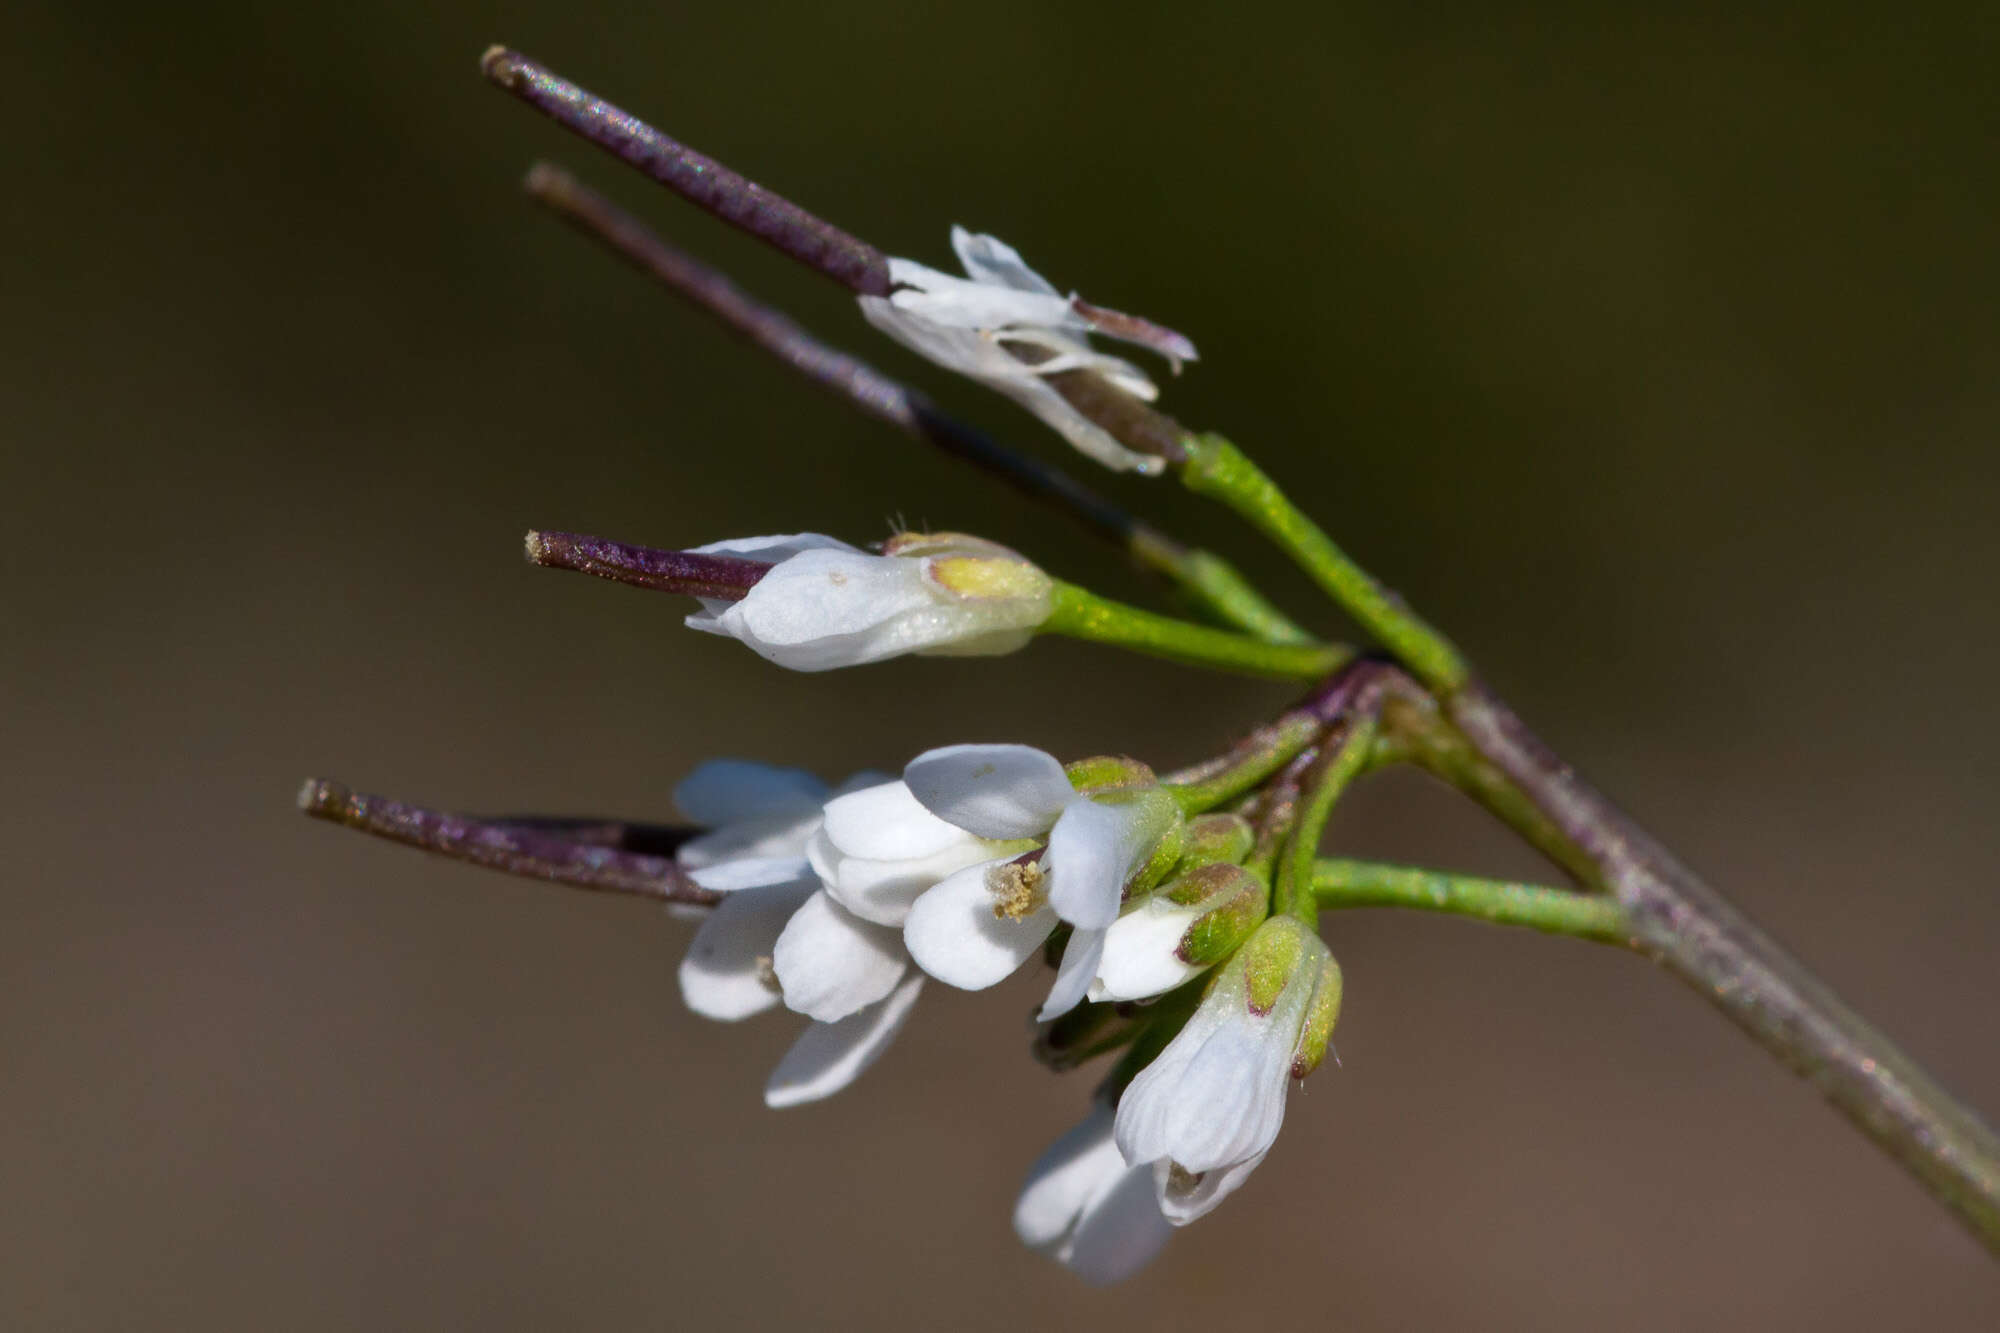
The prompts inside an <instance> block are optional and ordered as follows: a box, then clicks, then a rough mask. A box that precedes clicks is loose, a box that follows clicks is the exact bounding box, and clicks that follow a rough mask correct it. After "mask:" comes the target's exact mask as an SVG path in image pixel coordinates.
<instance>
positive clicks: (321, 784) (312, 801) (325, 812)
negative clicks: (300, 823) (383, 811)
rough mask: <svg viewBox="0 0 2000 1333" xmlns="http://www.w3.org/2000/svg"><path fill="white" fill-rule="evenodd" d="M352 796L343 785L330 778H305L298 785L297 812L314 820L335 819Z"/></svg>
mask: <svg viewBox="0 0 2000 1333" xmlns="http://www.w3.org/2000/svg"><path fill="white" fill-rule="evenodd" d="M353 794H354V793H353V791H352V790H350V789H349V788H348V787H347V786H346V785H345V784H343V783H339V782H335V781H333V780H332V779H330V778H307V779H306V780H305V781H304V782H302V783H300V784H299V794H298V797H297V804H298V807H299V812H300V813H301V814H306V815H311V816H313V817H314V818H316V819H337V818H338V817H339V812H340V810H341V809H342V808H343V807H344V806H345V805H346V804H347V801H348V798H349V797H351V796H352V795H353Z"/></svg>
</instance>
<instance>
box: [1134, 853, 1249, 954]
mask: <svg viewBox="0 0 2000 1333" xmlns="http://www.w3.org/2000/svg"><path fill="white" fill-rule="evenodd" d="M1155 897H1158V898H1164V899H1167V900H1169V901H1172V902H1175V903H1178V904H1182V905H1185V906H1186V907H1187V909H1188V910H1190V911H1192V912H1194V913H1195V914H1196V915H1195V916H1194V918H1193V920H1192V921H1190V922H1189V924H1188V927H1187V929H1186V930H1185V931H1184V932H1182V934H1181V942H1180V946H1179V948H1178V949H1176V950H1175V952H1176V953H1178V954H1179V956H1180V958H1181V961H1182V962H1184V963H1187V964H1188V965H1189V966H1191V967H1195V968H1203V967H1208V966H1211V965H1213V964H1215V963H1219V962H1221V961H1222V960H1223V959H1225V958H1227V957H1229V955H1230V954H1232V953H1234V952H1236V948H1237V946H1238V945H1240V944H1242V943H1243V941H1244V940H1245V939H1247V938H1249V935H1250V932H1251V931H1253V930H1255V929H1257V927H1258V925H1259V924H1261V923H1262V922H1263V920H1264V917H1265V915H1266V914H1267V913H1268V912H1269V911H1270V903H1271V891H1270V889H1269V888H1268V887H1267V886H1266V885H1265V883H1264V881H1263V880H1261V879H1258V878H1257V877H1256V876H1255V875H1253V874H1251V873H1250V872H1249V871H1247V870H1245V869H1244V868H1243V867H1241V866H1237V865H1231V864H1229V863H1228V862H1226V861H1219V862H1215V863H1212V864H1210V865H1205V866H1197V867H1195V868H1194V869H1193V870H1190V871H1188V872H1187V873H1186V874H1183V875H1181V876H1180V877H1179V878H1178V879H1175V880H1174V881H1173V882H1172V883H1170V884H1168V885H1167V886H1166V887H1165V888H1164V889H1162V890H1161V891H1160V892H1159V893H1158V894H1156V895H1155Z"/></svg>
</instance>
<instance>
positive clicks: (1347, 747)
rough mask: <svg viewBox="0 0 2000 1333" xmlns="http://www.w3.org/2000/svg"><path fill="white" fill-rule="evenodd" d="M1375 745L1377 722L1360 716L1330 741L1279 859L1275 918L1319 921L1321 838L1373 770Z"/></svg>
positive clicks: (1273, 894)
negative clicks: (1360, 778)
mask: <svg viewBox="0 0 2000 1333" xmlns="http://www.w3.org/2000/svg"><path fill="white" fill-rule="evenodd" d="M1374 742H1375V719H1374V718H1373V717H1366V716H1362V717H1356V718H1354V719H1353V720H1352V721H1351V722H1350V723H1348V724H1347V725H1346V726H1345V727H1344V728H1343V730H1342V734H1341V735H1340V737H1339V739H1338V740H1335V739H1333V738H1331V737H1329V738H1328V741H1327V745H1326V748H1325V750H1324V751H1323V752H1322V753H1321V755H1320V758H1319V760H1318V761H1317V762H1316V763H1315V764H1314V765H1313V768H1312V771H1311V772H1310V773H1308V774H1307V775H1306V780H1305V794H1304V797H1303V800H1302V801H1301V804H1300V808H1299V813H1298V819H1297V822H1296V823H1294V824H1293V826H1292V831H1291V836H1290V837H1289V838H1288V839H1287V840H1286V842H1285V850H1284V852H1283V854H1282V855H1281V856H1280V857H1279V859H1278V874H1277V881H1276V883H1275V884H1273V885H1272V889H1271V915H1273V916H1277V915H1279V914H1280V913H1286V912H1289V913H1290V914H1291V915H1293V916H1295V917H1297V918H1298V919H1299V920H1301V921H1303V922H1305V923H1306V924H1307V925H1309V926H1311V925H1316V924H1317V923H1318V921H1319V901H1318V898H1317V896H1316V893H1315V889H1314V882H1313V875H1314V866H1315V864H1316V861H1317V857H1318V856H1319V840H1320V835H1321V834H1323V833H1324V832H1325V831H1326V821H1327V819H1328V818H1329V817H1330V816H1331V815H1332V814H1333V807H1334V803H1335V802H1337V801H1339V800H1340V797H1341V793H1342V792H1344V791H1346V790H1347V784H1348V783H1350V782H1352V781H1353V780H1354V778H1355V776H1356V775H1357V774H1359V773H1360V772H1361V771H1362V770H1363V769H1364V768H1366V767H1367V766H1368V756H1369V753H1370V751H1371V750H1372V748H1373V746H1374Z"/></svg>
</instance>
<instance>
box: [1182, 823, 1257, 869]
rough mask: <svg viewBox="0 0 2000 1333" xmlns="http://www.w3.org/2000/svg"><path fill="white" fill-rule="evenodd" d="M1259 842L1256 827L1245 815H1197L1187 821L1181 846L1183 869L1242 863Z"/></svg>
mask: <svg viewBox="0 0 2000 1333" xmlns="http://www.w3.org/2000/svg"><path fill="white" fill-rule="evenodd" d="M1256 844H1257V830H1256V829H1254V828H1252V827H1251V826H1250V821H1249V820H1247V819H1245V818H1244V817H1243V816H1242V815H1228V814H1212V815H1197V816H1196V817H1195V818H1193V819H1190V820H1189V821H1188V823H1187V837H1186V840H1185V842H1184V844H1183V845H1182V847H1181V869H1183V870H1192V869H1194V868H1195V867H1196V866H1202V865H1209V864H1212V863H1215V862H1227V863H1228V864H1230V865H1241V864H1242V863H1243V858H1244V857H1246V856H1248V855H1250V849H1251V848H1252V847H1254V846H1256Z"/></svg>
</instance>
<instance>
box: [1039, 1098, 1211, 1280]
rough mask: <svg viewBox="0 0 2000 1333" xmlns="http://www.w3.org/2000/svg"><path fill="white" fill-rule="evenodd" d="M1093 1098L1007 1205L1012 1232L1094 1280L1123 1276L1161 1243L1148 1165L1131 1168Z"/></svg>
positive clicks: (1166, 1230)
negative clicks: (1011, 1208) (1086, 1113)
mask: <svg viewBox="0 0 2000 1333" xmlns="http://www.w3.org/2000/svg"><path fill="white" fill-rule="evenodd" d="M1111 1125H1112V1116H1111V1109H1110V1108H1109V1107H1107V1106H1102V1105H1099V1106H1097V1107H1096V1108H1094V1109H1093V1110H1092V1112H1091V1114H1090V1115H1089V1116H1088V1117H1086V1118H1085V1119H1084V1121H1083V1123H1082V1124H1080V1125H1077V1126H1076V1127H1075V1128H1074V1129H1072V1130H1070V1131H1069V1132H1068V1133H1066V1134H1064V1135H1063V1136H1062V1137H1061V1138H1059V1139H1057V1140H1056V1141H1055V1143H1054V1144H1052V1145H1051V1146H1050V1147H1049V1150H1048V1151H1047V1152H1045V1153H1043V1154H1042V1156H1041V1158H1040V1159H1039V1160H1038V1161H1037V1162H1036V1163H1035V1165H1034V1166H1033V1167H1032V1168H1031V1169H1030V1170H1029V1172H1028V1180H1027V1183H1026V1184H1025V1185H1024V1186H1023V1187H1022V1189H1021V1195H1020V1199H1019V1200H1018V1201H1017V1202H1016V1203H1015V1205H1014V1232H1015V1234H1016V1235H1018V1236H1019V1237H1020V1238H1021V1240H1022V1242H1023V1243H1024V1244H1026V1245H1027V1246H1028V1248H1030V1249H1032V1250H1038V1251H1040V1252H1041V1253H1043V1254H1048V1255H1052V1256H1054V1257H1055V1258H1056V1259H1058V1260H1060V1261H1061V1262H1062V1263H1064V1264H1066V1265H1068V1266H1069V1267H1070V1268H1071V1269H1072V1270H1074V1271H1075V1272H1076V1273H1077V1274H1078V1275H1079V1276H1081V1277H1082V1278H1083V1279H1084V1281H1086V1282H1089V1283H1091V1284H1092V1285H1094V1286H1102V1285H1104V1284H1107V1283H1111V1282H1117V1281H1119V1280H1120V1279H1123V1278H1126V1277H1130V1276H1131V1275H1132V1274H1133V1273H1135V1272H1137V1271H1138V1270H1139V1269H1140V1268H1142V1267H1144V1266H1145V1264H1146V1262H1147V1261H1148V1260H1150V1259H1151V1258H1152V1257H1153V1256H1154V1255H1156V1254H1158V1253H1159V1250H1160V1247H1161V1246H1162V1245H1163V1244H1165V1243H1166V1239H1167V1236H1168V1235H1169V1234H1170V1232H1171V1230H1172V1228H1171V1227H1169V1226H1168V1224H1167V1221H1166V1219H1165V1217H1163V1216H1162V1215H1161V1212H1160V1205H1159V1203H1158V1200H1157V1199H1156V1197H1155V1193H1154V1186H1153V1171H1152V1168H1151V1167H1149V1166H1138V1167H1131V1166H1127V1165H1126V1164H1125V1159H1124V1158H1123V1157H1121V1156H1120V1155H1119V1152H1118V1146H1117V1144H1116V1143H1114V1142H1113V1141H1112V1137H1111Z"/></svg>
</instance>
